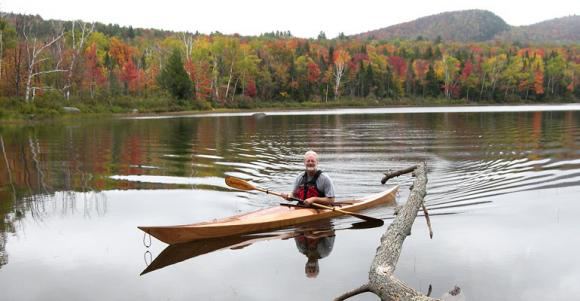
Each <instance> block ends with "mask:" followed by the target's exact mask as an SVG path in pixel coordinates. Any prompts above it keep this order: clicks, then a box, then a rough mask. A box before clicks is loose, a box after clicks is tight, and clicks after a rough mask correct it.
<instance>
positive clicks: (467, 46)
mask: <svg viewBox="0 0 580 301" xmlns="http://www.w3.org/2000/svg"><path fill="white" fill-rule="evenodd" d="M578 50H579V45H578V44H577V43H576V44H571V45H524V44H522V43H507V42H505V43H504V42H502V43H500V42H481V43H457V42H445V41H440V40H435V41H429V40H425V39H417V40H391V41H379V40H372V39H352V38H349V37H346V36H344V35H342V34H341V35H340V36H339V37H338V38H336V39H327V38H326V36H325V34H324V33H323V32H321V33H320V35H319V36H318V38H317V39H301V38H295V37H292V35H291V33H290V32H288V31H282V32H272V33H266V34H262V35H260V36H258V37H243V36H239V35H230V36H228V35H223V34H220V33H213V34H211V35H202V34H199V33H174V32H168V31H160V30H153V29H133V28H132V27H128V28H127V27H120V26H118V25H111V24H109V25H104V24H99V23H96V24H88V23H84V22H80V21H75V22H62V21H45V20H42V19H41V18H40V17H38V16H23V15H13V14H10V15H4V16H3V17H2V19H1V20H0V96H1V97H2V98H1V99H2V100H1V101H2V102H4V103H11V104H15V103H17V104H24V105H33V106H37V105H39V104H40V103H42V104H43V105H50V104H51V103H54V104H59V105H62V104H71V105H80V106H82V105H87V106H102V107H106V108H116V107H128V106H139V103H141V104H145V106H146V104H148V103H155V101H158V100H162V99H167V100H166V102H162V104H161V105H166V106H168V107H170V106H175V107H177V108H209V107H224V106H227V107H244V106H251V105H252V104H253V103H255V102H259V101H267V102H303V101H314V102H327V101H331V100H337V99H361V100H364V99H369V100H370V99H372V100H397V99H402V98H409V99H418V98H421V99H426V100H429V99H448V100H449V101H454V100H460V101H471V102H496V103H502V102H519V101H527V102H534V101H535V102H546V101H554V100H556V101H575V100H577V99H579V98H580V93H579V92H578V90H579V89H578V85H579V80H578V77H579V74H580V56H579V53H578ZM169 95H171V96H173V97H167V96H169ZM2 102H0V103H2ZM156 105H159V103H157V104H156Z"/></svg>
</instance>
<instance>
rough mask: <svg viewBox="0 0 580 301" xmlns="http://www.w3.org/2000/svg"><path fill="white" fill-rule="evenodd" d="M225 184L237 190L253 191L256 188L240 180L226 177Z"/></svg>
mask: <svg viewBox="0 0 580 301" xmlns="http://www.w3.org/2000/svg"><path fill="white" fill-rule="evenodd" d="M226 184H227V185H228V186H230V187H232V188H236V189H239V190H255V189H256V186H254V185H252V184H250V183H248V182H246V181H245V180H242V179H240V178H236V177H231V176H226Z"/></svg>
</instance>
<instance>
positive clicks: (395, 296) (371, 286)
mask: <svg viewBox="0 0 580 301" xmlns="http://www.w3.org/2000/svg"><path fill="white" fill-rule="evenodd" d="M425 169H426V167H425V163H422V164H419V165H417V166H413V167H412V168H407V169H405V170H402V171H397V172H394V173H390V174H397V175H401V174H404V173H406V172H403V171H407V172H410V171H413V170H415V172H414V175H415V181H414V184H413V189H412V190H411V193H410V195H409V198H408V199H407V203H406V204H405V205H404V206H402V207H401V208H400V209H399V211H398V214H397V217H396V218H395V220H393V222H392V223H391V225H389V227H388V228H387V231H386V232H385V233H384V234H383V236H382V237H381V244H380V246H379V248H378V249H377V253H376V255H375V258H374V259H373V262H372V264H371V268H370V271H369V282H368V283H367V284H365V285H363V286H361V287H368V291H370V292H372V293H374V294H375V295H377V296H378V297H379V298H381V300H413V301H423V300H424V301H428V300H436V299H433V298H430V297H428V296H425V295H423V294H421V293H420V292H418V291H416V290H415V289H413V288H411V287H409V286H408V285H406V284H405V283H403V282H402V281H401V280H399V279H397V278H396V277H395V276H394V272H395V268H396V265H397V262H398V260H399V256H400V254H401V249H402V247H403V242H404V241H405V238H407V236H409V235H410V234H411V228H412V226H413V222H414V221H415V218H416V217H417V212H418V211H419V209H420V208H421V206H422V205H423V198H424V197H425V195H426V191H427V190H426V189H427V188H426V186H427V175H426V171H425ZM357 291H358V290H353V291H351V292H348V293H346V294H343V295H342V296H339V297H338V298H337V299H336V300H344V299H346V298H348V297H351V296H354V294H353V292H357ZM361 292H362V291H361ZM359 293H360V292H359Z"/></svg>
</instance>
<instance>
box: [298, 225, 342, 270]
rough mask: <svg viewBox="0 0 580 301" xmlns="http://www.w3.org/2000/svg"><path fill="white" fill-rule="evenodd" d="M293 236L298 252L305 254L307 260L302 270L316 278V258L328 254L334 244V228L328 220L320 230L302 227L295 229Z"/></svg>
mask: <svg viewBox="0 0 580 301" xmlns="http://www.w3.org/2000/svg"><path fill="white" fill-rule="evenodd" d="M296 234H297V236H296V237H294V241H295V242H296V247H297V248H298V251H300V253H302V254H304V255H306V257H307V258H308V261H306V265H305V266H304V272H305V273H306V277H308V278H316V276H318V273H319V272H320V267H319V265H318V260H319V259H322V258H324V257H326V256H328V255H329V254H330V252H331V251H332V247H333V245H334V237H335V235H334V229H333V228H332V226H331V225H330V222H328V225H326V226H325V228H321V229H320V230H316V229H304V230H297V231H296Z"/></svg>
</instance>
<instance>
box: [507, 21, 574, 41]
mask: <svg viewBox="0 0 580 301" xmlns="http://www.w3.org/2000/svg"><path fill="white" fill-rule="evenodd" d="M496 39H498V40H505V41H513V42H516V41H517V42H526V43H578V42H580V16H569V17H563V18H557V19H552V20H547V21H543V22H540V23H536V24H532V25H529V26H518V27H513V28H512V29H511V30H509V31H505V32H502V33H500V34H498V35H497V37H496Z"/></svg>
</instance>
